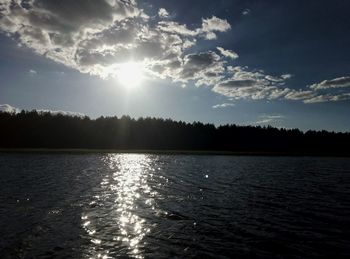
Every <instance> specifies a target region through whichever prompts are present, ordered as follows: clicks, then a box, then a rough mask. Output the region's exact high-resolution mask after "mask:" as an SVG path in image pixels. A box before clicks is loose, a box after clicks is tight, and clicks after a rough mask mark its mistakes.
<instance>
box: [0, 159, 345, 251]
mask: <svg viewBox="0 0 350 259" xmlns="http://www.w3.org/2000/svg"><path fill="white" fill-rule="evenodd" d="M0 230H1V237H0V257H1V258H51V257H58V258H66V257H71V258H116V257H134V258H168V257H178V258H193V257H198V258H207V257H212V258H232V257H317V256H332V257H336V256H338V257H339V256H343V257H346V256H350V160H349V159H345V158H308V157H300V158H297V157H243V156H242V157H234V156H189V155H188V156H181V155H174V156H166V155H146V154H106V155H105V154H101V155H64V154H56V155H44V154H42V155H39V154H33V155H30V154H22V155H18V154H17V155H14V154H12V155H10V154H7V155H6V154H3V155H0Z"/></svg>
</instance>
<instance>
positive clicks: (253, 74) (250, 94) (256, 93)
mask: <svg viewBox="0 0 350 259" xmlns="http://www.w3.org/2000/svg"><path fill="white" fill-rule="evenodd" d="M227 72H228V74H229V75H230V76H229V77H228V78H226V79H225V80H221V81H220V82H219V83H217V84H216V85H215V86H214V88H213V89H212V90H213V91H214V92H216V93H219V94H222V95H225V96H227V97H231V98H234V99H242V98H243V99H253V100H259V99H278V98H280V97H283V96H284V95H285V94H287V93H288V92H289V91H290V89H288V88H283V87H282V86H283V85H284V84H285V81H286V80H287V79H289V78H290V76H286V75H281V76H272V75H268V74H266V73H265V72H264V71H262V70H257V71H250V70H249V69H248V68H247V67H240V66H236V67H232V66H228V67H227Z"/></svg>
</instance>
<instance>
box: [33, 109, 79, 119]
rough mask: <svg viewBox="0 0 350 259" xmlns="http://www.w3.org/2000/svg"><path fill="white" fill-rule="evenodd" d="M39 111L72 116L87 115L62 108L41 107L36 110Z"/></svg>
mask: <svg viewBox="0 0 350 259" xmlns="http://www.w3.org/2000/svg"><path fill="white" fill-rule="evenodd" d="M36 111H37V112H38V113H41V114H42V113H50V114H52V115H65V116H72V117H81V118H83V117H85V114H83V113H81V112H72V111H61V110H57V111H55V110H46V109H39V110H36Z"/></svg>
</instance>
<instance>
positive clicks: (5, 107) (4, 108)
mask: <svg viewBox="0 0 350 259" xmlns="http://www.w3.org/2000/svg"><path fill="white" fill-rule="evenodd" d="M19 111H20V110H19V109H18V108H16V107H13V106H11V105H9V104H0V112H8V113H18V112H19Z"/></svg>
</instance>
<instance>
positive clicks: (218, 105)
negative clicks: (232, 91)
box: [212, 103, 235, 109]
mask: <svg viewBox="0 0 350 259" xmlns="http://www.w3.org/2000/svg"><path fill="white" fill-rule="evenodd" d="M233 106H235V104H234V103H222V104H216V105H214V106H212V107H213V109H221V108H227V107H233Z"/></svg>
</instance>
